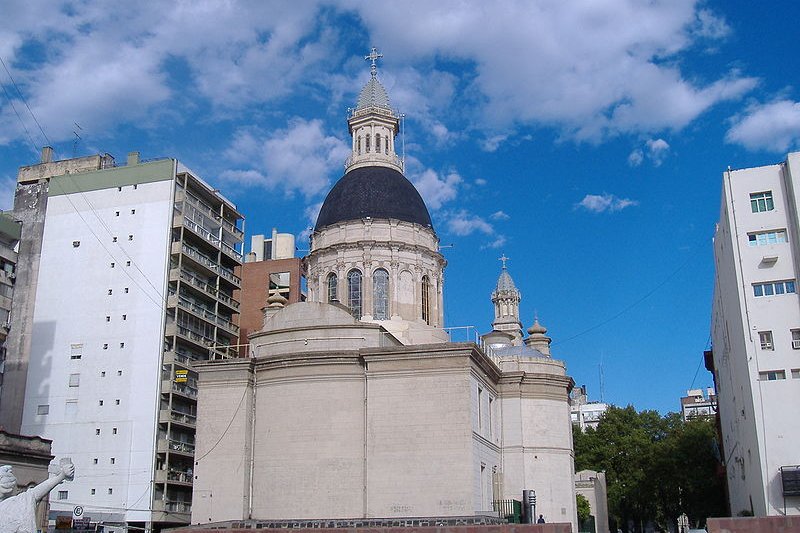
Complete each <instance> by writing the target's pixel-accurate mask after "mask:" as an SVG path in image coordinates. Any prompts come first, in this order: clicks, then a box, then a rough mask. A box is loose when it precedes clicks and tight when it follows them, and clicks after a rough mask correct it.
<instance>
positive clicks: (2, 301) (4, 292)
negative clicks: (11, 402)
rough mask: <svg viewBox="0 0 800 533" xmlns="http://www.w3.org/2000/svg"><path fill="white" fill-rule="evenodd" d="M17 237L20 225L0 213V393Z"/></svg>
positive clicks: (14, 271) (14, 274) (0, 389)
mask: <svg viewBox="0 0 800 533" xmlns="http://www.w3.org/2000/svg"><path fill="white" fill-rule="evenodd" d="M19 235H20V225H19V224H18V223H17V221H16V220H14V219H13V217H11V216H10V215H8V214H6V213H0V391H2V387H3V372H4V370H5V368H4V367H5V361H6V338H7V337H8V331H9V329H10V328H11V298H12V297H13V295H14V280H15V279H16V276H17V272H16V270H17V244H18V243H19ZM0 394H2V392H0Z"/></svg>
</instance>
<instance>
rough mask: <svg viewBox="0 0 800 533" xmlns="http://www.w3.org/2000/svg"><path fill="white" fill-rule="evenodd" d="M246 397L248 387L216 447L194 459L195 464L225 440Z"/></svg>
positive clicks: (215, 444)
mask: <svg viewBox="0 0 800 533" xmlns="http://www.w3.org/2000/svg"><path fill="white" fill-rule="evenodd" d="M246 395H247V387H245V388H244V392H242V397H241V398H240V399H239V405H238V406H236V411H234V413H233V416H231V419H230V422H228V426H227V427H226V428H225V431H223V432H222V435H220V436H219V438H218V439H217V442H215V443H214V445H213V446H212V447H211V448H210V449H209V450H208V451H207V452H206V453H204V454H203V455H201V456H200V457H195V459H194V461H195V463H199V462H200V461H202V460H203V459H204V458H205V457H206V456H207V455H208V454H210V453H211V452H213V451H214V448H216V447H217V446H218V445H219V443H220V442H222V439H223V438H225V434H227V433H228V430H229V429H231V426H232V425H233V421H234V420H236V415H237V414H239V411H240V410H241V408H242V403H243V402H244V397H245V396H246Z"/></svg>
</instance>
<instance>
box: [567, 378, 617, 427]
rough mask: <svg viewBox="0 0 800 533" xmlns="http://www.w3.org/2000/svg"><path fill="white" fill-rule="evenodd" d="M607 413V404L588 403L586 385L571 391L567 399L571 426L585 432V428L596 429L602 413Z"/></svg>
mask: <svg viewBox="0 0 800 533" xmlns="http://www.w3.org/2000/svg"><path fill="white" fill-rule="evenodd" d="M606 411H608V404H607V403H605V402H593V401H589V396H588V395H587V394H586V385H582V386H581V387H579V388H577V389H573V390H572V394H571V395H570V398H569V415H570V418H571V419H572V424H573V425H576V426H578V427H579V428H580V430H581V431H586V428H592V429H597V425H598V424H599V423H600V418H601V417H602V416H603V413H605V412H606Z"/></svg>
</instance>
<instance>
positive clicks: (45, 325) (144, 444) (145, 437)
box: [22, 181, 173, 521]
mask: <svg viewBox="0 0 800 533" xmlns="http://www.w3.org/2000/svg"><path fill="white" fill-rule="evenodd" d="M121 188H122V190H119V189H118V188H117V187H113V188H104V189H97V190H89V191H87V192H80V193H74V194H61V195H56V196H53V195H51V197H50V198H49V201H48V206H47V214H46V217H45V224H44V233H43V237H42V249H41V260H40V264H39V273H38V290H37V292H36V302H35V311H34V313H33V322H32V329H31V333H32V334H31V351H30V367H29V369H28V375H27V387H26V394H25V408H24V413H23V422H22V431H23V432H25V433H28V434H41V435H43V436H45V437H47V438H51V439H53V453H54V454H56V455H58V456H69V457H72V459H73V462H74V463H75V466H76V470H77V471H78V472H81V475H80V476H78V477H76V480H75V481H74V482H73V483H72V484H71V485H70V486H69V489H68V490H69V498H68V499H67V500H56V499H53V500H52V508H53V510H55V511H68V510H71V509H72V507H73V506H74V505H78V504H80V505H84V506H85V507H86V508H87V510H89V509H92V507H93V506H98V508H99V507H105V508H108V507H111V508H115V509H125V508H133V509H147V508H148V507H149V506H150V501H151V491H152V484H151V480H152V479H153V469H154V453H153V450H154V447H155V429H156V418H157V415H158V402H159V384H160V371H161V352H162V345H163V323H164V306H165V294H164V285H165V283H166V275H167V268H168V258H169V256H168V253H167V250H168V249H169V248H168V246H169V238H170V220H171V216H172V191H173V183H172V181H156V182H151V183H143V184H139V185H138V186H137V187H134V186H133V185H128V186H124V187H121ZM134 209H135V213H134V212H132V210H134ZM117 213H119V214H117ZM129 236H132V237H129ZM114 237H116V242H114ZM128 261H130V262H131V264H130V266H128V265H127V262H128ZM112 263H113V267H112ZM109 291H111V294H109ZM123 315H125V318H123ZM76 383H77V384H76ZM101 401H102V405H101ZM40 406H41V407H40ZM45 411H46V414H43V413H44V412H45ZM98 430H99V434H97V432H98ZM95 461H96V462H95ZM92 489H94V491H95V494H92V492H91V491H92ZM109 491H110V493H109ZM126 518H127V520H130V521H138V520H147V519H149V512H146V511H135V510H133V511H129V512H127V513H126Z"/></svg>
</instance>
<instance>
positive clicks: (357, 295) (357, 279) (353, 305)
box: [347, 136, 369, 318]
mask: <svg viewBox="0 0 800 533" xmlns="http://www.w3.org/2000/svg"><path fill="white" fill-rule="evenodd" d="M367 138H369V136H367ZM361 296H362V294H361V271H359V270H356V269H353V270H351V271H350V272H348V273H347V307H348V308H349V309H350V314H351V315H353V317H355V318H361V314H362V307H361V304H362V298H361Z"/></svg>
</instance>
